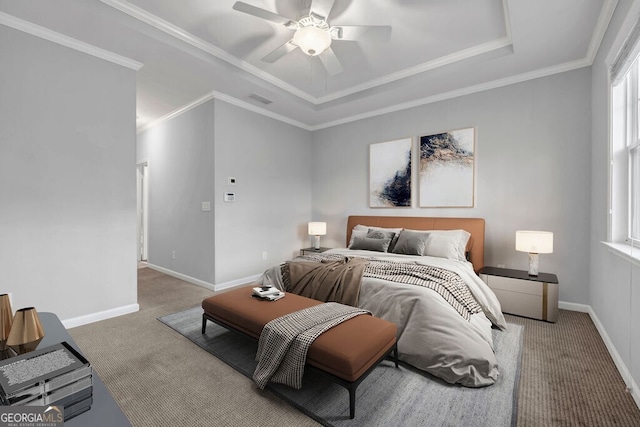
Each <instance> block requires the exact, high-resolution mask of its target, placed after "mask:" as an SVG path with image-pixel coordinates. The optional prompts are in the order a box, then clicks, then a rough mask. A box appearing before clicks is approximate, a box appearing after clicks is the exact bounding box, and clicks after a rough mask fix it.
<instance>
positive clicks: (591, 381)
mask: <svg viewBox="0 0 640 427" xmlns="http://www.w3.org/2000/svg"><path fill="white" fill-rule="evenodd" d="M211 294H212V292H211V291H208V290H206V289H203V288H200V287H197V286H194V285H190V284H188V283H185V282H183V281H181V280H178V279H175V278H172V277H169V276H166V275H164V274H162V273H159V272H156V271H154V270H152V269H149V268H141V269H139V270H138V302H139V304H140V311H139V312H137V313H133V314H129V315H126V316H121V317H118V318H114V319H109V320H105V321H102V322H97V323H93V324H90V325H85V326H81V327H78V328H74V329H71V330H70V333H71V335H72V336H73V338H74V340H75V341H76V342H77V343H78V345H79V346H80V347H81V348H82V350H83V352H84V353H85V355H86V356H87V358H88V359H89V361H90V362H91V363H92V365H93V367H94V369H95V370H96V372H98V374H99V375H100V377H101V378H102V379H103V381H104V382H105V384H106V385H107V387H108V388H109V390H110V391H111V393H112V394H113V396H114V398H115V399H116V401H117V402H118V403H119V404H120V406H121V407H122V410H123V411H124V413H125V414H126V415H127V417H128V418H129V420H130V421H131V423H132V424H133V426H134V427H138V426H154V427H155V426H158V427H159V426H171V427H173V426H176V425H185V426H256V425H260V426H317V425H318V424H317V423H316V422H314V421H313V420H311V419H310V418H308V417H306V416H305V415H303V414H302V413H300V412H298V411H297V410H296V409H293V408H292V407H290V406H289V405H287V404H285V403H283V402H282V401H280V400H279V399H278V398H276V397H275V396H273V395H272V394H270V393H269V392H262V391H260V390H259V389H258V388H257V387H256V386H255V385H254V384H253V382H252V381H251V380H249V379H248V378H246V377H245V376H243V375H242V374H239V373H238V372H236V371H235V370H233V369H232V368H230V367H229V366H227V365H226V364H225V363H223V362H221V361H219V360H218V359H216V358H215V357H212V356H211V355H210V354H209V353H207V352H206V351H204V350H202V349H200V348H199V347H198V346H196V345H195V344H193V343H191V342H190V341H189V340H188V339H186V338H184V337H183V336H181V335H180V334H178V333H176V332H174V331H173V330H171V329H170V328H168V327H167V326H165V325H163V324H162V323H160V322H159V321H158V320H156V318H157V317H159V316H162V315H165V314H170V313H174V312H177V311H180V310H184V309H187V308H189V307H193V306H197V305H199V304H200V302H201V301H202V299H203V298H205V297H207V296H209V295H211ZM508 321H509V322H513V323H518V324H523V325H525V343H524V346H525V348H524V356H523V365H522V371H523V372H522V376H521V379H520V397H519V405H518V425H519V426H553V425H557V426H562V425H567V426H569V425H576V426H579V425H580V426H609V425H611V426H640V410H638V408H637V406H636V405H635V403H634V402H633V400H632V398H631V396H630V395H629V394H628V393H626V392H625V387H624V383H623V381H622V379H621V378H620V375H619V374H618V372H617V370H616V368H615V366H614V365H613V362H612V360H611V358H610V356H609V354H608V353H607V351H606V348H605V347H604V343H603V342H602V340H601V339H600V337H599V336H598V333H597V331H596V329H595V327H594V325H593V323H592V322H591V320H590V319H589V316H588V315H586V314H584V313H575V312H568V311H561V312H560V318H559V321H558V323H557V324H550V323H545V322H538V321H534V320H530V319H523V318H519V317H515V316H508Z"/></svg>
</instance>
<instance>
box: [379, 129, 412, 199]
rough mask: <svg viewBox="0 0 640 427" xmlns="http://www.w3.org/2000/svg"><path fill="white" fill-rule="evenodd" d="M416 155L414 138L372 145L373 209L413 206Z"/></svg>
mask: <svg viewBox="0 0 640 427" xmlns="http://www.w3.org/2000/svg"><path fill="white" fill-rule="evenodd" d="M412 152H413V139H412V138H403V139H397V140H393V141H386V142H377V143H373V144H370V145H369V207H371V208H401V207H404V208H407V207H411V202H412V200H411V197H412Z"/></svg>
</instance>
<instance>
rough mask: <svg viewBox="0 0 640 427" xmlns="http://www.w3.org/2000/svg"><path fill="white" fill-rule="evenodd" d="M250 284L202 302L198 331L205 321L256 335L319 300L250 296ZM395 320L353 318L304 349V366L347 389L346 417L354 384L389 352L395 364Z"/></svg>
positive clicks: (353, 396) (352, 411) (352, 412)
mask: <svg viewBox="0 0 640 427" xmlns="http://www.w3.org/2000/svg"><path fill="white" fill-rule="evenodd" d="M251 292H252V289H251V287H243V288H239V289H234V290H231V291H228V292H224V293H220V294H216V295H214V296H212V297H209V298H206V299H205V300H204V301H202V308H203V309H204V314H203V315H202V333H203V334H204V333H205V331H206V327H207V320H210V321H212V322H215V323H218V324H219V325H222V326H224V327H225V328H228V329H231V330H235V331H239V332H242V333H243V334H245V335H248V336H250V337H252V338H255V339H259V338H260V333H261V332H262V328H263V327H264V325H266V324H267V323H268V322H269V321H271V320H273V319H276V318H278V317H280V316H284V315H285V314H289V313H292V312H294V311H298V310H302V309H304V308H307V307H311V306H314V305H317V304H322V302H320V301H316V300H313V299H310V298H306V297H302V296H299V295H295V294H287V295H286V296H285V297H284V298H282V299H279V300H277V301H262V300H260V299H257V298H253V297H252V296H251ZM396 332H397V326H396V325H395V323H391V322H389V321H386V320H383V319H379V318H377V317H373V316H369V315H361V316H356V317H353V318H351V319H349V320H347V321H345V322H343V323H340V324H339V325H337V326H334V327H333V328H331V329H329V330H328V331H326V332H325V333H323V334H322V335H320V336H319V337H318V338H317V339H316V340H315V341H314V342H313V344H312V345H311V347H310V348H309V351H308V353H307V365H306V366H307V367H308V368H311V369H312V370H314V371H316V372H318V373H320V374H321V375H323V376H325V377H327V378H329V379H331V380H332V381H334V382H336V383H337V384H340V385H341V386H343V387H345V388H346V389H347V390H348V391H349V409H350V417H351V418H353V417H354V415H355V401H356V388H357V387H358V385H359V384H360V383H361V382H362V381H363V380H364V379H365V378H366V377H367V375H369V373H371V371H373V369H374V368H375V367H376V366H377V365H378V363H380V362H381V361H382V360H384V359H385V358H386V357H387V356H389V355H391V354H392V353H393V358H394V362H395V365H396V367H398V359H397V356H398V351H397V350H398V349H397V344H396Z"/></svg>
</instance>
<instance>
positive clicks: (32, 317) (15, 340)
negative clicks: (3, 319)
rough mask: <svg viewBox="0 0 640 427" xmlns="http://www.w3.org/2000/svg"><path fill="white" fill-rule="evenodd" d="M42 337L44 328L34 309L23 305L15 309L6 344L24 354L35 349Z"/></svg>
mask: <svg viewBox="0 0 640 427" xmlns="http://www.w3.org/2000/svg"><path fill="white" fill-rule="evenodd" d="M42 338H44V329H42V325H41V324H40V318H39V317H38V312H37V311H36V309H35V308H33V307H25V308H21V309H20V310H16V314H15V316H14V317H13V325H12V326H11V332H9V337H8V338H7V345H8V346H9V347H11V349H12V350H13V351H15V352H16V353H17V354H24V353H27V352H30V351H33V350H35V349H36V347H38V344H40V341H42Z"/></svg>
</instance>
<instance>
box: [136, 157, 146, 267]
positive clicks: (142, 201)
mask: <svg viewBox="0 0 640 427" xmlns="http://www.w3.org/2000/svg"><path fill="white" fill-rule="evenodd" d="M136 176H137V186H136V187H137V201H138V202H137V205H138V208H137V211H138V227H137V229H138V238H137V241H138V252H137V253H138V263H139V265H140V263H145V264H146V262H147V261H148V240H149V237H148V236H149V234H148V231H149V227H148V215H147V212H148V206H149V164H148V162H143V163H138V165H137V167H136Z"/></svg>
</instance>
